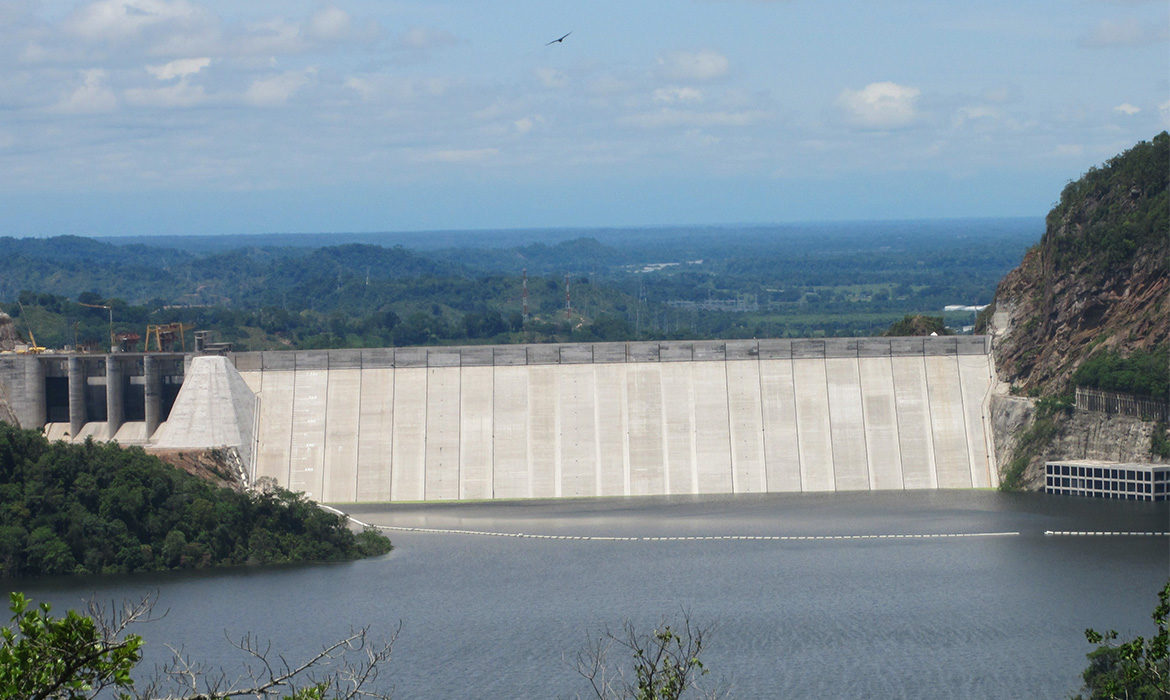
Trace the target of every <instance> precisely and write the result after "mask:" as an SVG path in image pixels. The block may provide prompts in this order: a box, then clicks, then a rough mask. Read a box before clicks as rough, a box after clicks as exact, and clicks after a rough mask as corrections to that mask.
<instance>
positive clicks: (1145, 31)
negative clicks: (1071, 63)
mask: <svg viewBox="0 0 1170 700" xmlns="http://www.w3.org/2000/svg"><path fill="white" fill-rule="evenodd" d="M1167 39H1170V27H1167V26H1166V24H1165V22H1157V23H1151V22H1142V21H1140V20H1138V19H1136V18H1133V17H1130V18H1127V19H1123V20H1116V21H1115V20H1102V21H1101V22H1099V23H1098V24H1097V26H1096V27H1093V29H1092V30H1091V31H1090V32H1089V33H1088V34H1086V35H1085V36H1083V37H1081V39H1080V42H1079V43H1080V45H1081V46H1087V47H1090V48H1107V47H1112V46H1142V45H1145V44H1154V43H1159V42H1163V41H1166V40H1167Z"/></svg>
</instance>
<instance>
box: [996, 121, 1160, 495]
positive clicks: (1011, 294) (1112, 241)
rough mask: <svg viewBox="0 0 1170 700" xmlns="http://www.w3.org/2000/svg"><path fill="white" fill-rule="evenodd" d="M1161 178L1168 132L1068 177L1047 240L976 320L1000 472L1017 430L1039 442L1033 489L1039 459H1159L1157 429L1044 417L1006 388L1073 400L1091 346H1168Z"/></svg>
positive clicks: (1015, 447) (1031, 470)
mask: <svg viewBox="0 0 1170 700" xmlns="http://www.w3.org/2000/svg"><path fill="white" fill-rule="evenodd" d="M1168 184H1170V135H1168V134H1167V133H1166V132H1162V133H1161V134H1159V135H1158V136H1156V137H1155V138H1154V139H1153V140H1152V141H1150V142H1142V143H1139V144H1138V145H1137V146H1135V147H1134V148H1132V149H1130V150H1129V151H1126V152H1125V153H1123V154H1121V155H1119V156H1117V157H1116V158H1113V159H1112V160H1110V161H1109V162H1108V163H1106V164H1105V165H1103V166H1102V167H1101V168H1094V169H1092V170H1090V171H1089V172H1088V173H1086V174H1085V176H1084V177H1083V178H1081V179H1080V180H1077V181H1076V182H1072V183H1069V185H1068V186H1067V187H1065V189H1064V192H1062V193H1061V199H1060V203H1059V204H1057V205H1056V207H1055V208H1053V210H1052V211H1051V212H1050V213H1049V214H1048V225H1047V230H1046V232H1045V234H1044V237H1043V238H1042V239H1041V241H1040V243H1039V244H1037V245H1036V246H1034V247H1033V248H1032V249H1031V250H1029V251H1028V253H1027V254H1026V255H1025V256H1024V260H1023V262H1021V263H1020V266H1019V267H1017V268H1016V269H1015V270H1013V271H1011V272H1010V273H1008V275H1007V276H1006V277H1004V279H1003V281H1002V282H1000V284H999V288H998V289H997V290H996V295H995V300H994V302H993V304H992V307H991V308H990V309H988V310H987V311H986V312H985V313H984V314H983V315H981V317H980V323H979V328H977V331H978V332H986V333H989V334H991V335H992V336H993V343H992V347H993V353H994V357H995V366H996V371H997V374H998V377H999V380H1000V382H1001V383H1002V384H1001V386H1000V387H999V389H1000V391H999V393H1000V396H998V397H997V398H996V399H995V400H993V402H992V421H993V425H994V431H995V436H996V453H997V457H998V460H997V461H998V463H999V465H1000V468H1001V471H1002V470H1004V468H1005V467H1006V466H1007V465H1009V464H1010V463H1011V462H1012V460H1013V458H1015V457H1016V456H1017V452H1019V453H1020V454H1021V455H1022V454H1024V453H1023V451H1022V450H1023V448H1022V447H1021V444H1022V443H1023V442H1025V441H1026V440H1022V437H1023V436H1024V435H1026V434H1027V433H1029V432H1031V433H1032V434H1033V435H1032V437H1033V438H1035V439H1034V440H1033V444H1032V446H1031V448H1029V450H1028V455H1030V459H1029V460H1028V466H1027V468H1026V469H1024V470H1023V472H1022V474H1020V479H1019V480H1018V481H1017V483H1018V485H1020V486H1022V487H1025V488H1027V487H1037V486H1038V485H1039V484H1040V482H1041V481H1042V477H1041V476H1040V474H1041V473H1042V471H1043V464H1044V461H1045V460H1046V459H1056V458H1063V459H1101V460H1116V461H1138V462H1153V461H1160V460H1158V459H1156V458H1155V457H1154V456H1153V455H1151V454H1150V435H1151V432H1152V431H1153V429H1154V426H1153V425H1152V424H1149V423H1143V422H1142V421H1139V420H1136V419H1132V418H1125V417H1118V416H1106V415H1104V414H1093V413H1082V412H1074V413H1071V414H1070V413H1066V412H1064V411H1056V412H1054V413H1050V414H1046V415H1044V416H1040V415H1038V412H1037V410H1036V409H1035V407H1034V406H1033V405H1032V404H1033V401H1032V400H1031V399H1024V398H1013V397H1009V396H1007V394H1008V391H1009V388H1013V389H1015V390H1016V392H1015V393H1022V394H1028V395H1032V396H1049V397H1052V396H1060V395H1068V394H1070V393H1071V391H1072V386H1071V382H1070V379H1071V376H1072V374H1073V372H1074V371H1075V370H1076V368H1077V367H1078V366H1079V365H1080V364H1081V362H1083V361H1084V360H1086V359H1087V358H1089V357H1090V356H1092V354H1093V353H1095V352H1101V351H1104V350H1113V351H1117V352H1119V353H1121V354H1123V355H1124V354H1128V353H1130V352H1133V351H1134V350H1139V349H1141V350H1153V349H1155V348H1159V347H1164V346H1165V345H1166V344H1167V343H1168V342H1170V274H1168V273H1167V265H1168V260H1170V187H1168ZM1038 420H1039V421H1044V423H1042V424H1041V425H1040V426H1038V429H1037V430H1035V431H1033V430H1031V429H1032V428H1033V426H1036V425H1037V422H1038ZM1039 428H1043V430H1039ZM1037 435H1042V437H1036V436H1037ZM1025 456H1027V455H1025Z"/></svg>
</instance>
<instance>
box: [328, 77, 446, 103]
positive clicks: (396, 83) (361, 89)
mask: <svg viewBox="0 0 1170 700" xmlns="http://www.w3.org/2000/svg"><path fill="white" fill-rule="evenodd" d="M344 85H345V87H347V88H349V89H350V90H353V91H354V92H356V93H358V95H360V96H361V98H362V99H363V100H366V101H374V100H377V99H378V98H386V99H390V100H394V101H397V102H412V101H416V100H419V99H423V98H435V97H442V96H443V95H445V94H447V92H448V91H449V90H450V89H451V85H452V81H451V80H449V79H447V78H441V77H403V76H391V75H385V74H382V73H370V74H366V75H355V76H351V77H349V78H347V79H346V80H345V83H344Z"/></svg>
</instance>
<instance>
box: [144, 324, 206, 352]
mask: <svg viewBox="0 0 1170 700" xmlns="http://www.w3.org/2000/svg"><path fill="white" fill-rule="evenodd" d="M194 327H195V326H194V324H190V323H162V324H150V325H148V326H147V327H146V351H147V352H150V340H151V338H153V339H154V347H155V349H156V350H158V351H159V352H170V351H172V350H174V349H175V340H176V339H178V341H179V349H180V350H182V351H183V352H187V340H186V338H185V337H184V335H183V334H184V332H185V331H189V330H191V329H192V328H194ZM164 345H165V346H166V347H165V348H164V347H163V346H164Z"/></svg>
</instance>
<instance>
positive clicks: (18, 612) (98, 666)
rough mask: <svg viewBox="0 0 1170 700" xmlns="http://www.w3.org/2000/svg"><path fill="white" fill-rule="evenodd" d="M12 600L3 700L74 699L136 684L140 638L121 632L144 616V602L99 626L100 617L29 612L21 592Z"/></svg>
mask: <svg viewBox="0 0 1170 700" xmlns="http://www.w3.org/2000/svg"><path fill="white" fill-rule="evenodd" d="M10 601H11V602H10V605H9V609H10V610H11V611H12V621H11V622H10V623H9V625H8V626H7V627H5V628H3V629H2V630H0V698H4V699H5V700H7V699H8V698H12V699H13V700H15V699H16V698H37V699H40V698H69V699H70V700H76V699H80V698H91V697H94V696H95V695H97V694H98V693H99V692H101V691H102V690H103V689H105V688H118V689H120V690H126V689H129V688H131V687H132V686H133V685H134V681H133V679H132V678H131V677H130V671H131V670H132V669H133V668H134V666H135V665H137V664H138V662H139V661H140V660H141V658H142V655H141V652H140V651H139V650H140V648H141V647H142V638H141V637H139V636H138V635H134V634H123V632H124V630H125V628H126V625H127V624H129V623H130V622H133V621H134V620H136V619H138V618H139V617H141V616H142V615H143V614H144V612H145V610H146V607H145V602H144V603H143V604H141V605H139V606H136V607H132V608H128V609H127V610H125V611H124V612H123V614H121V615H119V616H118V617H116V618H114V619H112V620H107V621H106V622H103V623H102V624H98V623H97V622H96V621H95V617H98V616H96V615H91V616H88V617H87V616H84V615H78V614H77V613H76V612H74V611H72V610H70V611H69V612H68V613H67V614H66V615H65V617H62V618H54V617H52V616H51V615H49V604H48V603H41V604H40V605H39V606H38V607H37V608H36V609H31V610H30V609H29V601H28V599H27V598H25V597H24V595H22V594H20V593H12V594H11V598H10ZM91 612H92V608H91Z"/></svg>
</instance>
